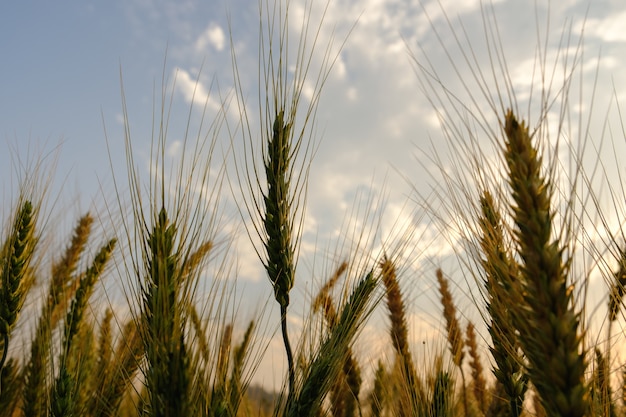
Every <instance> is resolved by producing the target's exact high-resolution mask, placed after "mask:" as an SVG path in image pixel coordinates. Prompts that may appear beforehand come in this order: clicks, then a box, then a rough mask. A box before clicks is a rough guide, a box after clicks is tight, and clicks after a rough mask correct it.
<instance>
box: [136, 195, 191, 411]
mask: <svg viewBox="0 0 626 417" xmlns="http://www.w3.org/2000/svg"><path fill="white" fill-rule="evenodd" d="M155 217H156V218H155V219H154V225H153V227H152V230H150V232H149V233H148V234H147V236H145V239H146V242H145V243H146V253H144V254H143V256H145V257H146V259H144V262H145V263H146V269H147V270H146V272H145V273H146V276H145V278H144V279H143V280H142V282H141V296H142V302H143V305H142V314H141V317H142V320H143V323H142V324H141V325H140V330H141V332H142V339H143V342H144V349H145V352H146V360H147V367H148V369H147V371H146V372H147V374H146V386H147V389H148V394H149V404H150V405H149V407H150V413H151V415H154V416H163V417H165V416H170V415H175V414H178V415H186V414H187V412H188V409H189V407H190V404H189V390H190V371H189V359H188V354H187V347H186V345H185V338H184V333H183V332H184V323H183V313H184V311H183V306H182V305H181V300H180V296H181V286H182V283H181V281H180V278H181V266H180V254H179V253H178V250H177V247H176V237H177V236H176V235H177V227H176V224H171V223H170V220H169V218H168V214H167V211H166V210H165V208H164V207H161V209H160V210H159V212H158V213H155Z"/></svg>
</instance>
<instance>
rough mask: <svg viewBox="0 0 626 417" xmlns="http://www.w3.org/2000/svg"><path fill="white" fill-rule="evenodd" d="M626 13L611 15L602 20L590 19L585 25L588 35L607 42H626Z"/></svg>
mask: <svg viewBox="0 0 626 417" xmlns="http://www.w3.org/2000/svg"><path fill="white" fill-rule="evenodd" d="M624 22H626V11H622V12H620V13H611V14H608V15H607V16H606V17H604V18H602V19H590V20H588V21H587V24H586V25H585V27H586V30H587V33H589V34H591V35H592V36H596V37H598V38H600V39H602V40H603V41H605V42H626V31H624Z"/></svg>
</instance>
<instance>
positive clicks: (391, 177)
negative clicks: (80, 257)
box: [0, 0, 626, 383]
mask: <svg viewBox="0 0 626 417" xmlns="http://www.w3.org/2000/svg"><path fill="white" fill-rule="evenodd" d="M314 3H315V4H314V5H313V7H312V8H311V9H312V10H310V12H311V27H310V30H311V33H310V35H313V34H314V33H313V32H314V31H315V30H317V27H318V25H319V19H320V16H321V13H322V11H323V7H322V6H323V5H322V3H324V2H314ZM538 3H539V4H538V5H536V6H532V2H528V1H518V0H509V1H507V0H500V1H494V2H493V3H490V4H488V5H485V6H484V7H483V9H481V4H480V1H478V0H441V1H439V2H437V1H419V0H416V1H413V0H364V1H355V0H333V1H331V3H330V4H329V6H328V10H327V12H326V15H325V19H324V21H323V23H322V24H321V30H320V32H319V37H318V40H317V49H315V50H313V51H312V52H311V51H309V54H310V56H311V57H312V65H311V78H310V79H308V80H307V81H306V82H305V85H304V89H303V99H302V104H303V106H304V107H306V106H308V104H309V102H310V101H309V100H310V98H311V97H312V95H311V94H312V92H313V91H314V90H313V86H314V81H315V77H316V75H317V74H318V73H319V69H320V66H321V65H322V60H323V57H324V53H325V52H326V51H327V50H328V51H330V56H331V57H332V58H336V61H335V62H334V66H333V68H332V69H331V71H330V73H329V76H328V79H327V82H326V84H325V86H324V88H323V90H322V92H321V96H320V101H319V108H318V110H317V114H316V119H315V131H314V132H313V137H314V138H315V140H316V141H317V142H316V143H318V144H319V147H318V148H317V152H316V155H315V158H314V162H313V164H312V166H311V172H310V182H309V193H308V203H307V217H306V219H305V223H304V237H305V239H304V241H303V245H302V255H303V259H304V260H303V261H301V264H300V267H301V277H300V278H299V280H298V282H297V284H296V288H295V290H294V293H295V294H296V299H300V300H306V299H307V297H310V295H311V292H312V288H316V286H317V285H319V283H320V282H321V280H323V279H324V277H325V276H327V275H328V273H329V271H330V270H331V269H332V267H333V266H336V264H337V262H338V261H339V260H341V258H342V257H345V256H348V255H349V252H350V242H353V241H356V240H358V239H357V237H356V235H357V232H355V231H354V230H360V229H359V227H361V226H360V225H359V223H366V224H367V223H368V222H369V226H368V227H365V228H366V229H368V230H369V231H370V232H371V235H370V237H369V238H368V239H365V240H366V241H367V244H366V246H367V245H369V247H371V248H372V249H373V250H374V251H379V250H380V248H381V247H382V245H383V243H385V242H390V241H391V240H390V238H389V237H388V236H393V235H394V232H395V233H396V234H398V233H399V232H398V230H400V229H401V228H399V227H398V224H399V225H407V224H411V225H412V226H411V227H412V230H414V234H415V236H416V237H419V239H418V240H419V245H416V246H415V247H413V250H412V251H411V250H407V251H406V252H407V253H405V255H406V258H405V259H407V260H406V264H405V265H406V266H405V269H406V271H413V273H412V274H413V275H411V274H407V278H406V279H405V284H406V287H407V290H406V293H407V296H408V298H409V301H410V302H411V307H410V308H409V309H410V312H411V314H413V315H414V316H415V317H416V320H415V322H414V323H413V324H412V329H413V330H412V331H413V333H414V337H415V340H422V339H428V338H430V337H431V335H430V333H432V332H433V331H434V332H437V331H439V329H438V328H437V327H438V323H440V321H441V319H440V318H439V312H438V310H437V304H436V303H437V300H436V297H437V296H436V293H434V292H432V287H433V282H434V279H433V278H434V274H433V268H434V267H435V266H437V265H438V264H440V263H442V262H443V261H444V259H445V258H446V257H448V256H449V255H450V250H449V249H446V247H445V246H446V245H445V243H446V239H444V238H442V237H440V236H439V235H438V229H440V228H441V227H440V226H436V225H434V224H433V223H434V221H433V220H432V218H430V217H429V216H421V214H422V213H423V210H421V209H420V207H421V206H423V205H424V200H423V199H425V200H426V201H427V203H428V204H430V205H432V206H434V207H444V208H445V205H444V206H439V203H437V200H436V198H435V196H434V194H433V193H432V192H431V191H432V190H433V188H434V189H436V190H437V192H436V194H438V195H441V194H442V190H441V189H438V188H437V187H438V186H440V185H441V184H440V183H439V184H437V179H438V178H439V177H440V172H441V169H442V168H445V169H447V170H448V172H454V166H455V165H453V161H455V157H454V155H455V149H456V150H457V151H458V146H460V145H459V143H458V142H457V143H454V141H450V140H446V138H445V136H444V135H443V134H442V129H441V122H440V117H444V122H445V123H448V124H449V126H457V127H458V126H466V128H468V127H469V130H470V131H472V132H474V134H475V136H476V138H475V139H476V141H477V142H476V143H486V144H489V140H488V138H485V137H482V136H483V135H485V136H486V135H487V132H485V131H484V130H485V129H484V128H482V127H481V126H485V124H484V123H486V122H493V121H494V120H495V119H494V117H495V114H496V113H497V114H501V110H502V107H504V108H506V107H508V106H509V105H510V103H511V100H510V98H509V97H512V96H510V95H508V94H507V91H514V92H515V104H514V107H516V108H517V109H518V110H519V113H520V114H521V115H522V116H530V122H531V125H532V124H533V123H536V120H533V116H537V114H538V112H537V109H538V107H537V106H538V104H539V103H540V102H541V100H540V98H541V94H540V92H541V91H540V89H539V87H540V86H541V84H542V76H541V75H542V73H543V74H544V75H545V78H544V79H543V80H544V85H546V84H550V82H552V83H553V85H552V86H551V90H550V94H552V95H553V96H554V97H557V99H556V100H555V103H557V104H555V109H557V110H558V108H559V106H565V107H563V108H566V109H567V112H568V114H571V119H572V120H571V127H570V128H569V130H568V132H567V133H568V135H569V136H568V138H567V141H568V143H570V141H571V143H575V142H576V140H577V138H581V137H586V138H587V139H588V140H589V141H590V143H592V144H594V145H592V146H589V147H588V151H586V153H585V156H584V157H585V158H590V159H591V160H593V159H595V158H596V156H595V155H597V151H596V150H595V149H596V148H599V147H600V146H601V145H600V144H601V143H603V142H602V139H603V138H604V139H605V141H606V139H611V135H613V139H615V140H616V142H617V145H623V144H621V143H620V140H621V139H622V138H623V135H622V134H621V133H620V132H621V127H620V124H619V117H618V114H617V113H618V112H617V111H616V103H624V95H623V93H622V92H626V74H625V73H624V71H623V70H621V69H622V68H624V67H625V66H626V62H624V61H625V60H626V54H624V48H626V35H625V33H624V30H623V25H624V23H625V22H626V9H625V8H624V6H623V4H622V2H621V1H619V0H598V1H594V2H585V1H560V2H554V3H555V4H552V5H551V6H550V7H549V8H548V7H546V6H544V5H543V3H544V2H538ZM589 3H591V4H589ZM309 8H310V5H308V6H305V5H304V4H303V2H302V1H296V0H294V1H292V3H291V6H290V13H289V16H290V25H289V39H290V42H291V44H290V45H291V48H292V49H293V51H294V52H295V50H296V49H295V48H296V47H297V40H298V39H299V38H300V29H301V26H302V25H301V24H300V22H301V21H302V16H303V15H305V14H306V10H309ZM259 16H260V14H259V4H258V2H256V1H248V0H216V1H197V0H180V1H167V0H153V1H149V0H125V1H108V2H96V1H66V2H45V1H24V2H6V3H4V4H3V5H2V6H0V39H1V41H0V53H1V58H2V65H0V85H1V91H2V100H0V143H1V146H2V149H3V151H2V152H0V175H2V183H1V184H0V187H2V196H3V201H4V202H7V201H10V197H11V196H13V195H14V193H15V186H16V184H17V175H16V173H20V172H21V170H22V168H20V167H19V165H20V164H24V163H25V161H29V160H33V159H34V158H35V157H36V156H39V155H50V156H49V157H48V159H47V160H48V161H50V160H52V159H53V158H57V167H56V170H55V176H54V183H53V186H52V187H51V190H53V191H52V192H51V193H52V194H53V196H52V197H55V196H56V194H58V193H60V195H61V196H62V197H61V198H60V199H58V200H56V202H55V204H54V207H53V209H56V210H57V211H61V212H63V213H66V214H67V213H71V216H70V218H64V217H63V216H60V215H59V217H55V219H61V220H60V223H61V224H63V230H64V231H68V230H69V228H71V224H72V222H73V220H74V219H75V218H76V216H77V215H78V214H79V213H82V212H84V211H86V210H92V211H94V212H98V213H104V212H105V211H104V209H103V207H104V206H105V205H106V202H107V200H110V199H111V198H115V193H114V187H113V180H112V178H113V175H112V171H113V172H114V174H115V176H116V178H123V175H124V172H125V170H126V157H125V154H124V117H123V112H122V91H121V85H122V82H123V89H124V96H125V100H126V106H127V111H128V121H129V126H130V130H131V137H132V142H133V147H134V149H135V151H136V154H135V158H136V159H135V161H136V163H137V166H138V167H139V168H140V171H141V170H143V171H142V172H141V173H142V174H143V176H144V177H143V178H145V179H146V180H147V179H148V178H149V175H148V167H149V166H150V161H149V155H150V144H151V138H152V127H153V107H154V104H155V103H157V108H158V103H159V102H160V101H159V100H160V95H161V91H162V87H163V86H165V89H166V91H167V92H168V94H169V93H171V96H168V98H167V102H168V103H169V100H170V97H171V104H172V105H171V113H170V116H169V121H170V128H169V132H168V138H167V139H168V152H167V157H168V158H170V159H171V160H172V161H175V160H176V159H177V158H180V157H181V155H183V153H184V152H185V149H183V147H182V146H181V144H182V140H183V138H184V128H185V124H186V123H187V119H188V116H189V115H191V119H192V122H191V126H192V127H197V126H198V125H199V121H200V118H201V116H202V114H203V106H204V104H205V103H206V109H205V110H204V114H205V117H206V120H207V121H211V120H215V119H216V118H218V116H217V115H218V114H219V113H220V110H222V109H225V118H226V121H225V122H224V123H223V124H222V125H221V128H220V129H219V130H217V131H216V133H215V137H216V150H215V154H216V155H218V156H217V157H215V159H214V161H213V162H212V163H215V164H216V165H215V168H214V169H215V171H216V172H217V171H219V168H220V166H219V165H220V164H219V162H220V161H221V160H223V159H226V160H227V162H228V163H227V165H228V172H229V174H228V178H230V181H231V182H232V183H234V181H235V175H234V171H233V163H232V160H233V154H234V155H235V156H241V155H242V152H243V148H242V140H243V139H242V135H241V129H238V122H239V120H237V117H236V115H237V114H238V111H237V109H238V108H239V107H238V106H243V105H245V107H246V109H247V111H248V112H249V113H248V114H249V121H250V128H251V132H252V135H253V136H254V135H255V134H256V132H257V131H258V120H259V115H258V108H259V107H258V106H259V105H258V97H259V85H258V84H259V83H258V68H259V61H258V49H259ZM264 16H265V19H267V15H266V14H264ZM262 19H263V18H262ZM583 31H584V32H583ZM581 33H584V42H581V36H580V35H581ZM231 37H232V43H231V40H230V38H231ZM309 39H310V40H312V38H309ZM495 39H498V40H499V42H501V43H494V40H495ZM344 41H345V43H344ZM309 45H311V43H309ZM328 45H330V49H327V46H328ZM538 45H539V46H538ZM233 50H234V51H235V54H236V58H237V63H238V75H239V80H240V85H239V86H240V88H239V89H236V88H235V87H236V86H235V83H234V81H233V70H232V60H231V57H232V53H231V52H232V51H233ZM290 56H291V61H290V62H289V65H290V66H293V64H294V61H293V58H294V57H295V54H294V53H292V54H291V55H290ZM599 57H600V61H599V64H598V58H599ZM504 62H506V71H505V72H506V73H507V74H508V75H509V77H508V78H505V77H503V76H502V71H500V70H499V68H503V67H504V65H505V64H504ZM573 66H574V68H575V71H574V73H573V76H572V77H571V79H570V81H571V97H569V98H568V100H569V101H568V100H565V99H564V98H563V96H559V88H560V87H561V86H562V85H563V79H564V78H566V79H567V75H568V74H569V72H568V70H567V69H568V68H569V71H570V72H571V69H572V67H573ZM290 68H291V67H290ZM491 68H496V71H495V72H492V71H491ZM542 68H543V70H542ZM480 73H482V74H483V75H484V77H485V78H484V81H482V82H480V83H477V82H476V79H477V78H478V79H480V75H477V74H480ZM428 74H430V75H428ZM564 74H565V76H564ZM163 79H165V81H162V80H163ZM494 79H495V80H496V81H494ZM174 80H175V82H174ZM483 83H484V84H483ZM496 86H497V87H498V88H499V89H500V90H499V91H500V93H497V92H496V91H498V90H496V89H495V87H496ZM485 88H489V91H488V92H486V93H483V91H487V90H485ZM594 88H595V90H594ZM194 91H195V96H194ZM531 91H532V94H531V93H530V92H531ZM594 91H595V94H594ZM499 96H500V97H503V103H502V104H500V103H499V102H498V101H497V97H499ZM193 97H195V103H193V105H194V106H193V108H192V110H191V111H190V110H189V109H190V105H191V104H192V100H193ZM207 97H208V98H207ZM473 99H475V100H473ZM490 102H491V103H495V106H496V113H494V112H493V111H492V110H490V105H489V103H490ZM460 103H464V105H463V106H462V105H461V104H460ZM592 109H593V111H590V110H592ZM472 114H473V115H478V118H477V120H474V119H472V116H471V115H472ZM157 119H158V115H157ZM220 120H221V119H220ZM579 120H582V124H580V125H579V124H578V121H579ZM481 123H482V124H481ZM586 126H589V127H590V129H589V133H588V134H587V135H586V134H585V133H584V132H585V131H586V130H585V127H586ZM603 126H607V129H606V130H605V131H603V130H602V127H603ZM496 130H497V129H496ZM105 132H106V134H105ZM459 132H463V129H461V130H459ZM196 136H197V135H196ZM190 140H191V141H193V140H195V139H194V137H193V135H191V136H190ZM107 141H108V145H107ZM472 143H473V142H472ZM617 145H615V146H617ZM604 146H606V145H604ZM188 147H191V145H188ZM607 149H608V150H607V151H610V146H609V147H608V148H607ZM620 149H621V148H620ZM486 152H487V153H488V151H486ZM458 154H459V153H458V152H457V160H456V163H457V164H458V163H459V160H458ZM462 154H463V153H461V155H462ZM614 154H615V153H613V154H611V153H610V152H609V153H608V154H607V155H609V159H611V161H612V162H613V163H612V164H611V163H609V164H608V165H609V167H608V168H607V170H608V171H609V172H610V173H613V174H614V171H611V167H613V169H614V168H615V159H614ZM109 155H110V159H111V161H112V162H111V163H110V162H109ZM435 155H439V158H440V159H439V160H437V158H436V157H435ZM461 160H462V158H461ZM611 161H610V162H611ZM448 164H450V165H448ZM456 166H458V165H456ZM613 174H610V175H613ZM233 189H234V190H235V193H234V194H237V189H238V186H237V185H235V186H233ZM222 199H223V201H224V204H223V206H222V207H223V211H224V214H223V217H222V218H221V221H222V223H221V224H220V226H219V232H220V233H223V234H234V235H235V237H234V242H233V247H234V248H236V250H237V254H238V256H237V263H236V265H235V269H236V270H237V271H238V272H236V273H233V275H237V276H238V277H239V279H240V284H238V285H239V287H240V290H241V294H242V297H243V301H242V305H243V306H247V305H252V306H254V307H257V306H259V305H262V304H263V302H264V300H266V299H268V297H271V289H270V287H269V283H268V282H266V280H265V277H264V275H263V271H262V269H261V268H260V267H259V264H258V261H257V260H256V259H255V258H254V256H253V254H254V252H253V250H252V247H251V246H250V244H249V242H248V239H247V235H246V233H245V229H244V228H243V227H241V226H239V227H237V226H236V224H240V223H241V221H240V219H239V215H238V214H237V211H236V209H235V207H236V206H235V203H236V200H237V198H236V197H233V193H232V192H231V191H230V187H225V188H224V191H223V196H222ZM109 202H110V201H109ZM383 203H384V204H383ZM6 212H7V211H6V207H4V211H3V213H6ZM368 212H369V213H370V216H371V218H370V220H367V218H366V215H367V213H368ZM444 212H445V209H443V208H442V211H441V213H444ZM72 216H73V217H72ZM442 217H445V215H442ZM3 220H6V219H4V218H3ZM355 227H356V229H354V228H355ZM103 233H104V232H103ZM396 237H397V236H396ZM337 242H339V243H337ZM346 242H347V243H346ZM415 271H417V272H415ZM455 273H457V274H459V268H458V267H457V269H456V271H455V270H454V269H453V270H451V271H449V274H450V275H451V277H452V279H453V280H455V282H458V287H456V289H455V294H458V295H459V297H462V296H463V294H465V293H467V289H465V287H466V283H465V281H464V278H463V277H462V276H457V277H455ZM259 294H261V296H259ZM259 300H262V301H259ZM460 303H461V304H463V303H465V304H464V305H465V306H467V305H469V303H470V301H468V300H465V301H460ZM296 305H297V307H296V308H294V309H295V310H296V312H295V313H294V317H293V323H292V325H293V326H294V328H297V327H298V325H299V323H298V320H299V317H302V316H303V314H305V311H306V308H305V307H304V305H305V303H303V302H302V301H300V304H298V303H297V302H296ZM243 310H245V309H243ZM244 315H245V314H244ZM468 315H469V316H471V317H470V318H472V319H477V316H476V315H475V314H474V315H472V314H471V313H468ZM425 319H426V321H428V322H429V323H430V324H424V323H425V321H424V320H425ZM429 332H430V333H429ZM275 342H276V343H274V344H273V345H272V349H270V353H272V352H273V350H275V351H276V352H273V353H275V355H274V357H273V358H270V359H266V361H265V362H264V366H263V367H262V369H263V370H264V372H265V374H264V375H267V374H268V373H269V369H271V368H272V367H275V368H274V373H278V374H279V375H280V372H281V371H280V369H282V368H281V367H282V360H281V359H280V358H281V356H280V344H279V343H278V341H275ZM274 348H275V349H274ZM268 356H270V357H271V356H272V355H271V354H270V355H268ZM276 367H277V368H276ZM276 369H278V371H276ZM265 378H266V376H262V377H261V376H260V377H259V380H261V381H265V382H266V383H267V379H265Z"/></svg>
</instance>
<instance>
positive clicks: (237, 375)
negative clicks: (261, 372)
mask: <svg viewBox="0 0 626 417" xmlns="http://www.w3.org/2000/svg"><path fill="white" fill-rule="evenodd" d="M254 328H255V326H254V321H251V322H250V324H249V325H248V328H247V329H246V332H245V333H244V335H243V340H242V341H241V343H240V344H239V345H237V346H235V349H234V350H233V367H232V370H231V375H230V381H229V388H228V393H229V396H230V400H229V402H228V405H229V408H228V409H229V416H230V417H235V416H236V415H237V411H238V410H239V406H240V404H241V402H242V398H243V393H244V391H245V388H246V383H245V381H244V380H243V368H244V364H245V361H246V359H247V356H248V351H249V349H250V344H251V343H252V336H253V333H254Z"/></svg>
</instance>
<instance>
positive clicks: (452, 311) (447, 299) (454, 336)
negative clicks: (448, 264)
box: [436, 269, 469, 415]
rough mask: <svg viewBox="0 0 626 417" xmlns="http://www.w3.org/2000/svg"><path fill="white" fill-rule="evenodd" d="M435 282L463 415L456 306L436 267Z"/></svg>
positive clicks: (464, 390)
mask: <svg viewBox="0 0 626 417" xmlns="http://www.w3.org/2000/svg"><path fill="white" fill-rule="evenodd" d="M436 275H437V282H438V283H439V293H440V294H441V305H442V306H443V317H444V319H445V320H446V335H447V338H448V347H449V349H450V354H451V355H452V362H454V364H455V365H456V366H457V368H458V369H459V371H460V372H461V380H462V383H463V386H462V395H463V408H464V412H465V415H467V414H468V409H469V404H468V399H467V384H466V382H465V371H464V370H463V358H464V357H465V352H464V348H465V343H464V340H463V333H462V332H461V325H460V323H459V319H458V318H457V316H456V306H455V305H454V300H453V299H452V293H451V292H450V288H449V284H448V280H447V279H446V278H445V277H444V275H443V271H441V269H437V272H436Z"/></svg>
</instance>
